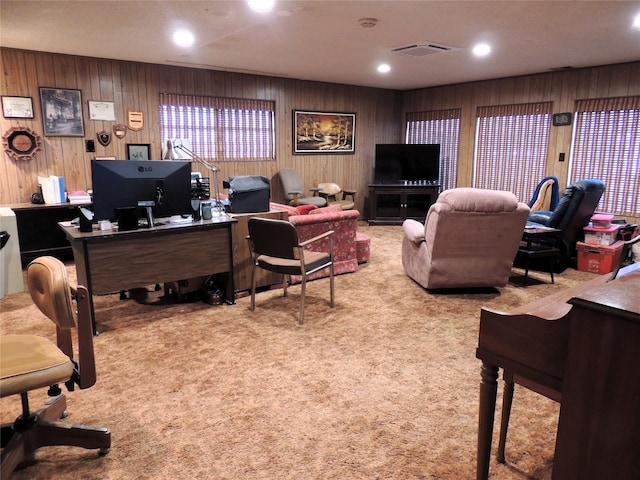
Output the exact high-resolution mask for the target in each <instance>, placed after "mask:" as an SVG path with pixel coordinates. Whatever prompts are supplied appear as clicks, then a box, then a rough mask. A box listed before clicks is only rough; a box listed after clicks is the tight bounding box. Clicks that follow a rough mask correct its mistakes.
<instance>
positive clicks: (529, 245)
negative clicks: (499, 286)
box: [516, 226, 562, 286]
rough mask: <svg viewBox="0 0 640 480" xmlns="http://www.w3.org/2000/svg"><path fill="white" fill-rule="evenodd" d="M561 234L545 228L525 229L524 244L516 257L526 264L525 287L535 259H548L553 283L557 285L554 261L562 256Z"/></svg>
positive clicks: (557, 230)
mask: <svg viewBox="0 0 640 480" xmlns="http://www.w3.org/2000/svg"><path fill="white" fill-rule="evenodd" d="M561 233H562V230H559V229H557V228H550V227H545V226H527V227H525V228H524V231H523V232H522V243H521V244H520V247H519V248H518V253H517V255H516V259H518V258H521V259H522V260H523V262H524V281H523V286H526V285H527V279H528V278H529V267H530V265H531V260H532V259H535V258H546V259H548V260H549V273H550V274H551V283H555V280H554V278H553V260H554V259H555V258H556V257H558V256H559V255H560V249H559V248H558V247H557V242H558V239H559V238H560V234H561Z"/></svg>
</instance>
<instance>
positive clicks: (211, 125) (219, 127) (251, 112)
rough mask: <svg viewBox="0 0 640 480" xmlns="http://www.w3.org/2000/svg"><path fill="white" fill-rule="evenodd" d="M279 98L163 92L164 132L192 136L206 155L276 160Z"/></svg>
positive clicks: (197, 150) (168, 135) (164, 136)
mask: <svg viewBox="0 0 640 480" xmlns="http://www.w3.org/2000/svg"><path fill="white" fill-rule="evenodd" d="M274 110H275V102H273V101H270V100H254V99H245V98H225V97H205V96H198V95H177V94H168V93H161V94H160V136H161V139H162V140H163V141H166V140H168V139H171V138H188V139H190V140H191V146H192V149H193V152H194V153H195V154H197V155H199V156H200V157H202V158H210V159H215V160H216V161H218V162H220V161H225V160H229V161H230V160H254V161H260V160H273V159H274V158H275V126H274Z"/></svg>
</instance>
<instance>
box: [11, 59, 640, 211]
mask: <svg viewBox="0 0 640 480" xmlns="http://www.w3.org/2000/svg"><path fill="white" fill-rule="evenodd" d="M0 53H1V60H2V73H3V75H2V78H0V81H1V83H0V92H1V94H2V95H15V96H30V97H32V98H33V105H34V110H35V118H34V119H33V120H26V119H5V118H2V119H0V132H1V133H2V134H4V132H6V131H7V130H8V129H9V128H10V127H13V126H26V127H29V128H31V129H33V130H34V131H36V132H37V133H39V134H42V133H43V128H42V115H41V110H40V99H39V87H57V88H72V89H79V90H81V92H82V101H83V105H84V127H85V136H84V137H83V138H79V137H45V136H43V137H42V139H43V147H44V150H43V151H42V152H40V153H39V154H38V156H37V157H36V158H35V159H34V160H31V161H15V160H13V159H11V158H10V157H9V156H8V155H7V154H5V153H3V156H2V157H3V159H2V167H1V169H0V172H1V174H2V175H1V178H0V204H10V203H19V202H27V201H29V197H30V195H31V193H33V192H34V191H36V189H37V176H38V175H63V176H64V177H65V180H66V184H67V188H68V189H69V190H75V189H82V190H84V189H88V188H90V187H91V173H90V170H89V161H90V159H91V158H93V157H94V156H115V157H117V158H125V156H126V147H125V145H126V144H127V143H149V144H151V151H152V156H154V157H156V158H159V157H160V151H161V140H162V139H160V138H159V128H158V94H159V93H160V92H169V93H174V92H179V93H190V94H196V95H212V96H228V97H243V98H257V99H268V100H275V102H276V159H275V161H270V162H225V163H223V164H221V165H220V167H221V173H220V179H223V178H225V177H226V176H228V175H264V176H266V177H268V178H270V179H271V181H272V198H273V199H274V200H281V199H282V192H281V185H280V182H279V179H278V176H277V172H278V171H279V170H280V169H281V168H283V167H291V168H295V169H297V170H298V171H300V172H301V174H302V175H303V177H304V179H305V184H306V186H307V188H309V187H311V186H315V185H316V184H318V183H320V182H323V181H335V182H337V183H339V184H341V185H343V186H345V187H351V188H355V189H357V190H358V192H359V194H358V196H357V208H358V209H359V210H360V211H361V212H362V213H363V214H366V212H365V205H366V203H365V197H366V195H367V184H368V183H369V182H370V181H371V180H372V178H373V163H374V150H375V148H374V147H375V144H376V143H396V142H402V141H404V118H405V114H406V112H410V111H421V110H434V109H446V108H461V109H462V122H461V135H460V160H459V166H458V186H468V185H471V179H472V174H473V147H474V138H475V113H476V108H477V107H479V106H485V105H503V104H512V103H527V102H539V101H552V102H553V105H554V109H553V111H554V112H571V111H573V106H574V102H575V100H577V99H584V98H600V97H615V96H626V95H640V62H633V63H627V64H620V65H612V66H603V67H593V68H585V69H577V70H568V71H559V72H549V73H542V74H536V75H527V76H522V77H512V78H504V79H496V80H488V81H481V82H473V83H465V84H457V85H449V86H442V87H434V88H425V89H420V90H413V91H407V92H399V91H392V90H384V89H374V88H365V87H356V86H349V85H335V84H327V83H318V82H308V81H301V80H292V79H285V78H275V77H263V76H256V75H247V74H239V73H228V72H219V71H212V70H202V69H193V68H182V67H174V66H165V65H152V64H144V63H134V62H125V61H118V60H105V59H99V58H89V57H77V56H69V55H58V54H51V53H44V52H32V51H24V50H14V49H0ZM89 100H103V101H113V102H114V103H115V110H116V118H117V121H118V123H126V113H127V110H139V111H142V112H143V113H144V120H145V128H144V129H143V130H142V131H140V132H134V131H131V130H128V131H127V135H126V137H125V138H124V139H122V140H118V139H116V138H115V137H114V138H113V139H112V141H111V144H110V145H109V146H107V147H103V146H101V145H100V144H99V143H97V142H96V153H86V152H85V140H86V139H96V133H97V132H98V131H101V130H108V131H111V130H112V127H113V122H101V121H100V122H96V121H91V120H89V119H88V118H89V115H88V107H87V101H89ZM294 109H302V110H319V111H334V112H356V114H357V117H356V148H355V150H356V153H355V154H354V155H340V154H338V155H335V154H333V155H332V154H327V155H293V154H292V141H293V140H292V110H294ZM570 146H571V127H569V126H567V127H552V130H551V137H550V145H549V155H548V160H547V174H549V175H555V176H557V177H558V178H559V179H560V182H561V184H562V185H564V184H565V183H566V179H567V170H568V161H565V162H559V161H558V157H559V154H560V153H561V152H564V153H565V154H566V155H565V156H566V158H567V159H568V157H569V151H570ZM194 169H197V170H200V171H202V172H203V174H205V175H206V174H207V172H206V171H204V169H203V168H202V167H200V166H199V165H198V164H194ZM523 200H525V201H528V199H523ZM635 221H638V219H635Z"/></svg>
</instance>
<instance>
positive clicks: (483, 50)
mask: <svg viewBox="0 0 640 480" xmlns="http://www.w3.org/2000/svg"><path fill="white" fill-rule="evenodd" d="M472 52H473V54H474V55H475V56H476V57H486V56H487V55H489V53H491V47H490V46H489V45H487V44H486V43H479V44H478V45H476V46H475V47H473V50H472Z"/></svg>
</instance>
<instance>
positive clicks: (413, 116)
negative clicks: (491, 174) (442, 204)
mask: <svg viewBox="0 0 640 480" xmlns="http://www.w3.org/2000/svg"><path fill="white" fill-rule="evenodd" d="M460 116H461V109H459V108H454V109H450V110H431V111H426V112H409V113H407V134H406V139H405V143H439V144H440V185H441V186H442V190H446V189H448V188H455V187H456V186H457V179H458V146H459V144H460V141H459V139H460Z"/></svg>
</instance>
